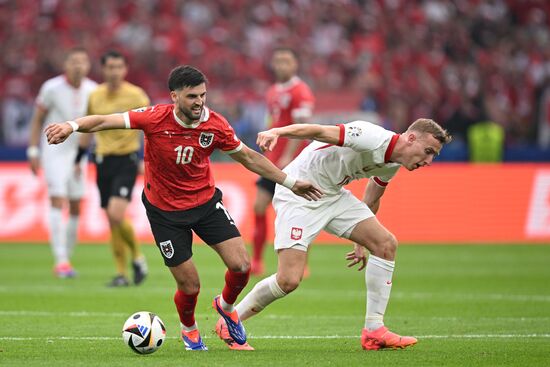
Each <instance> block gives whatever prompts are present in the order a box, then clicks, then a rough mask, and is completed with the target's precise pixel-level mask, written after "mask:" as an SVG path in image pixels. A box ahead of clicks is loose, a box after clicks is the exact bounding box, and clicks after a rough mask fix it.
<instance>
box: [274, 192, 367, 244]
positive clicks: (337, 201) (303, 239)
mask: <svg viewBox="0 0 550 367" xmlns="http://www.w3.org/2000/svg"><path fill="white" fill-rule="evenodd" d="M273 208H274V209H275V212H276V214H277V216H276V217H275V241H274V247H275V250H281V249H285V248H295V249H298V250H302V251H307V249H308V247H309V244H310V243H312V242H313V240H315V238H316V237H317V235H318V234H319V232H321V230H323V229H324V230H325V231H327V232H329V233H332V234H334V235H336V236H338V237H342V238H349V236H350V235H351V232H352V231H353V229H354V228H355V226H356V225H357V223H359V222H361V221H363V220H365V219H367V218H370V217H373V216H374V214H373V212H372V211H371V210H370V209H369V207H368V206H367V205H366V204H365V203H363V202H362V201H361V200H359V199H358V198H356V197H355V196H354V195H353V194H352V193H351V192H350V191H348V190H345V189H344V190H342V192H341V193H340V194H338V195H331V196H326V197H324V198H322V199H321V200H318V201H307V200H305V199H303V198H301V197H299V196H296V195H294V194H293V193H292V191H290V190H288V189H286V188H284V187H282V186H280V185H277V187H276V189H275V195H274V196H273Z"/></svg>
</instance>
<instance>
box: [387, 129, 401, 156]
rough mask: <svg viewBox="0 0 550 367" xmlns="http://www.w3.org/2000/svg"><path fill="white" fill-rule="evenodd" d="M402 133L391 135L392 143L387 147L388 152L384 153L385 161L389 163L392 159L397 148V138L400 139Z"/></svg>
mask: <svg viewBox="0 0 550 367" xmlns="http://www.w3.org/2000/svg"><path fill="white" fill-rule="evenodd" d="M400 135H401V134H395V135H394V136H392V137H391V140H390V143H389V144H388V147H387V148H386V153H385V154H384V163H388V162H389V161H390V157H391V154H392V153H393V149H394V148H395V144H397V139H399V136H400Z"/></svg>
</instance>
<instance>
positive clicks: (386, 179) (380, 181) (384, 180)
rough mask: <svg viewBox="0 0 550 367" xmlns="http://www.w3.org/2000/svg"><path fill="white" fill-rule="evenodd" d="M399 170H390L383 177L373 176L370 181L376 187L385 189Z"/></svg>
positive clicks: (396, 168)
mask: <svg viewBox="0 0 550 367" xmlns="http://www.w3.org/2000/svg"><path fill="white" fill-rule="evenodd" d="M399 168H400V167H399V166H396V167H395V168H392V169H391V170H390V171H389V172H388V173H386V174H385V175H383V176H374V177H373V178H372V180H373V181H374V182H375V183H376V184H377V185H378V186H382V187H386V186H388V183H390V181H391V179H392V178H394V177H395V175H396V174H397V171H398V170H399Z"/></svg>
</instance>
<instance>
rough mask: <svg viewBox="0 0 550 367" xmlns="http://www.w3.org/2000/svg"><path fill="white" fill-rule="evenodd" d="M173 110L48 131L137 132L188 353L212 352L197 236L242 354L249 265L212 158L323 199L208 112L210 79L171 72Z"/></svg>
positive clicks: (58, 139) (152, 217) (55, 139)
mask: <svg viewBox="0 0 550 367" xmlns="http://www.w3.org/2000/svg"><path fill="white" fill-rule="evenodd" d="M168 87H169V89H170V97H171V99H172V101H173V104H161V105H155V106H152V107H147V108H141V109H137V110H133V111H129V112H125V113H119V114H112V115H91V116H86V117H82V118H79V119H77V120H75V121H66V122H61V123H55V124H52V125H49V126H48V127H47V128H46V131H45V133H46V137H47V139H48V143H49V144H59V143H62V142H63V141H65V139H67V138H68V137H69V136H70V135H71V133H73V132H74V131H79V132H96V131H101V130H108V129H124V128H126V129H140V130H143V132H144V135H145V156H144V161H145V188H144V190H143V194H142V201H143V204H144V206H145V209H146V211H147V218H148V219H149V223H150V225H151V230H152V232H153V236H154V238H155V242H156V245H157V246H158V248H159V250H160V252H161V254H162V256H163V258H164V263H165V265H166V266H168V268H169V269H170V271H171V272H172V275H173V277H174V279H175V280H176V283H177V291H176V294H175V296H174V302H175V304H176V309H177V311H178V314H179V317H180V321H181V327H182V339H183V341H184V343H185V347H186V349H187V350H207V348H206V346H205V345H204V343H203V341H202V338H201V337H200V334H199V331H198V328H197V324H196V322H195V306H196V304H197V296H198V294H199V289H200V282H199V276H198V273H197V270H196V268H195V265H194V263H193V261H192V255H193V253H192V232H195V233H196V234H197V235H198V236H199V237H201V238H202V239H203V240H204V242H206V243H207V244H208V245H209V246H211V247H212V248H213V249H214V250H215V251H216V252H217V253H218V254H219V255H220V257H221V259H222V260H223V262H224V263H225V265H226V266H227V272H226V274H225V286H224V289H223V291H222V293H221V295H220V296H217V297H215V298H214V301H213V307H214V308H215V309H216V311H217V312H218V313H219V314H220V315H221V316H222V317H223V318H224V320H225V321H226V323H227V326H228V330H229V333H230V335H231V337H232V338H233V339H234V340H235V342H236V343H237V344H239V345H242V346H244V347H246V346H247V343H246V332H245V330H244V328H243V326H242V323H241V321H240V320H239V318H238V314H237V312H236V311H235V310H234V307H233V304H234V303H235V301H236V299H237V296H238V295H239V294H240V293H241V291H242V289H243V288H244V287H245V286H246V284H247V283H248V279H249V275H250V260H249V257H248V253H247V252H246V249H245V246H244V241H243V239H242V237H241V235H240V233H239V230H238V229H237V227H236V226H235V222H234V221H233V219H232V218H231V216H230V214H229V212H228V211H227V209H226V208H225V207H224V205H223V202H222V192H221V191H220V190H219V189H217V188H216V187H215V184H214V178H213V176H212V171H211V167H210V160H209V157H210V155H211V154H212V152H213V151H214V149H220V150H222V151H224V152H225V153H227V154H229V155H230V156H231V158H233V159H234V160H236V161H237V162H239V163H241V164H242V165H243V166H244V167H246V168H247V169H248V170H250V171H252V172H255V173H257V174H259V175H261V176H264V177H266V178H268V179H270V180H272V181H275V182H277V183H279V184H281V185H283V186H285V187H287V188H288V189H290V190H292V191H293V192H294V193H295V194H297V195H299V196H301V197H304V198H306V199H308V200H317V199H318V198H320V197H321V192H320V191H319V190H318V189H317V188H316V187H314V186H313V185H311V184H310V183H308V182H304V181H299V180H295V179H293V178H292V177H290V176H288V175H287V174H285V173H284V172H282V171H281V170H280V169H278V168H277V167H276V166H275V165H273V164H272V163H271V162H270V161H269V160H268V159H267V158H265V157H264V156H262V155H261V154H259V153H257V152H255V151H254V150H252V149H250V148H248V147H247V146H246V145H244V144H243V143H242V142H241V141H240V140H239V138H238V137H237V136H236V135H235V132H234V131H233V128H232V127H231V125H229V123H228V122H227V120H226V119H225V118H224V117H223V116H222V115H220V114H218V113H216V112H214V111H212V110H210V109H209V108H208V107H206V105H205V102H206V77H205V76H204V75H203V74H202V73H201V72H200V71H199V70H197V69H195V68H193V67H191V66H179V67H177V68H175V69H174V70H172V72H171V73H170V77H169V80H168Z"/></svg>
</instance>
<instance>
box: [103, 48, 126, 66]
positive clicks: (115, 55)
mask: <svg viewBox="0 0 550 367" xmlns="http://www.w3.org/2000/svg"><path fill="white" fill-rule="evenodd" d="M108 58H113V59H122V60H123V61H124V63H126V57H125V56H124V55H123V54H121V53H120V52H118V51H115V50H109V51H107V52H105V53H104V54H103V55H101V59H100V61H101V65H105V64H106V63H107V59H108Z"/></svg>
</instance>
